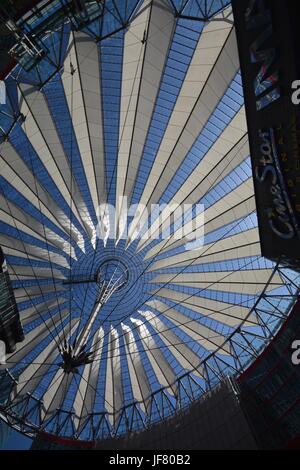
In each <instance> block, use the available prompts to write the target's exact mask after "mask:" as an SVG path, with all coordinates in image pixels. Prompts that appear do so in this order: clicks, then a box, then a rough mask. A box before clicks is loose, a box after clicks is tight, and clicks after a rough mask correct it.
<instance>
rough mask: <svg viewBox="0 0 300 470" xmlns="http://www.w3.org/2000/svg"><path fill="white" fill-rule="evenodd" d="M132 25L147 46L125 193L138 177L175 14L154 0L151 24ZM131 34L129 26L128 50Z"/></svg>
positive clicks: (160, 0) (163, 2) (164, 2)
mask: <svg viewBox="0 0 300 470" xmlns="http://www.w3.org/2000/svg"><path fill="white" fill-rule="evenodd" d="M146 5H147V1H146V2H144V4H143V5H142V8H145V12H146V8H147V7H146ZM141 16H142V15H141ZM136 21H137V20H136ZM138 21H139V22H140V21H141V18H139V20H138ZM139 24H140V23H139ZM131 27H133V30H132V34H133V35H134V36H135V37H133V40H135V41H136V40H137V38H138V37H142V35H143V34H145V41H146V42H145V45H144V49H145V50H144V53H143V64H142V70H141V74H140V75H141V76H140V82H139V90H138V98H137V103H136V111H135V116H134V127H133V131H132V137H131V142H130V149H129V160H128V169H127V174H126V180H125V184H124V195H126V196H128V197H130V195H131V194H132V190H133V187H134V183H135V180H136V175H137V171H138V168H139V164H140V161H141V156H142V152H143V149H144V145H145V142H146V138H147V132H148V130H149V126H150V123H151V119H152V114H153V111H154V107H155V102H156V98H157V95H158V92H159V86H160V82H161V79H162V75H163V71H164V67H165V63H166V60H167V56H168V51H169V47H170V43H171V39H172V37H173V32H174V27H175V18H174V12H173V10H172V8H171V5H170V3H169V1H168V0H154V1H153V2H151V6H150V10H149V24H147V22H146V24H145V25H141V27H142V28H143V27H144V28H145V29H144V31H142V30H141V29H140V28H136V29H135V25H134V24H132V25H131ZM130 35H131V29H130V28H129V30H128V31H127V32H126V35H125V54H126V41H127V40H129V36H130ZM127 37H128V38H127ZM131 47H132V45H131ZM136 52H138V51H136ZM128 105H129V103H128ZM129 109H130V108H129ZM121 142H122V141H121ZM120 150H121V149H120ZM120 158H123V154H122V153H120Z"/></svg>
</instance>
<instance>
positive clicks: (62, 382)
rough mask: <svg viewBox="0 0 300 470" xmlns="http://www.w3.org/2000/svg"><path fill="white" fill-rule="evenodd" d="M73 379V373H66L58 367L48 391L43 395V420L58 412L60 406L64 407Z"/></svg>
mask: <svg viewBox="0 0 300 470" xmlns="http://www.w3.org/2000/svg"><path fill="white" fill-rule="evenodd" d="M72 380H74V377H73V375H72V374H65V373H64V371H63V370H62V369H58V371H57V372H56V374H55V376H54V378H53V379H52V381H51V382H50V384H49V386H48V388H47V391H46V392H45V393H44V395H43V396H42V400H43V407H42V410H41V416H42V420H43V421H45V420H47V419H49V418H50V417H51V416H52V415H53V414H55V413H56V411H57V409H58V408H61V407H62V404H63V401H64V398H65V396H66V394H67V393H68V390H69V387H70V384H71V382H72Z"/></svg>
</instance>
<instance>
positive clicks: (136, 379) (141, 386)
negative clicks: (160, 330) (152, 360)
mask: <svg viewBox="0 0 300 470" xmlns="http://www.w3.org/2000/svg"><path fill="white" fill-rule="evenodd" d="M121 326H122V329H123V336H124V343H125V350H126V356H127V364H128V370H129V375H130V379H131V384H132V392H133V396H134V398H135V400H136V401H137V402H140V406H141V409H142V410H143V411H144V412H146V413H149V412H150V405H151V402H150V399H149V397H150V394H151V386H150V383H149V379H148V377H147V373H146V371H145V368H144V366H143V362H142V358H141V356H140V353H139V350H138V346H137V344H136V341H135V338H134V335H133V332H132V330H131V328H130V327H129V326H128V325H125V324H122V325H121Z"/></svg>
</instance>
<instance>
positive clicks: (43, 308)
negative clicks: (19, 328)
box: [19, 296, 66, 326]
mask: <svg viewBox="0 0 300 470" xmlns="http://www.w3.org/2000/svg"><path fill="white" fill-rule="evenodd" d="M65 302H66V299H65V298H63V297H58V296H55V298H53V299H50V300H46V301H45V300H44V299H43V298H42V297H41V298H40V303H37V304H36V305H35V306H32V307H28V308H26V309H23V310H21V309H20V308H19V312H20V319H21V322H22V325H23V326H25V325H27V324H28V323H31V322H32V321H34V320H37V319H39V318H44V317H45V315H47V314H48V313H49V312H50V311H51V310H52V309H54V308H56V307H58V308H59V307H61V305H62V304H64V303H65Z"/></svg>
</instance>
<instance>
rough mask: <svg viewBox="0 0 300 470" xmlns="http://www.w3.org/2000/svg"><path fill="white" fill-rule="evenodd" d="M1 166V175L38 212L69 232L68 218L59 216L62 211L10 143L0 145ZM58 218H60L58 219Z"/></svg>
mask: <svg viewBox="0 0 300 470" xmlns="http://www.w3.org/2000/svg"><path fill="white" fill-rule="evenodd" d="M0 165H1V175H2V177H3V178H5V179H6V181H8V182H9V183H10V184H12V185H13V186H14V187H16V188H17V189H18V191H19V192H20V193H21V194H22V195H23V196H24V197H26V199H27V200H28V201H29V202H31V204H33V205H34V207H35V208H36V209H37V210H40V209H41V211H43V214H44V215H45V216H46V217H47V218H48V219H49V220H50V221H51V222H53V223H54V224H55V225H58V226H59V227H60V228H61V229H62V230H63V231H65V232H66V233H69V232H68V231H67V227H68V226H69V225H70V223H69V225H67V224H66V222H67V220H66V216H65V215H64V214H63V218H62V219H60V218H59V217H58V216H59V214H60V213H62V211H61V210H60V209H59V208H58V206H57V204H56V203H55V202H54V201H53V199H52V198H51V196H50V194H49V193H47V192H46V191H45V190H44V189H43V188H42V186H41V185H40V184H39V183H38V181H36V180H35V178H34V175H33V174H32V173H31V172H30V170H29V169H28V167H27V166H26V165H25V163H24V162H23V161H22V160H21V158H20V157H19V155H18V154H17V152H16V151H15V149H14V148H13V147H12V145H11V144H10V143H9V142H5V143H3V144H1V145H0ZM57 217H58V218H57Z"/></svg>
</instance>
